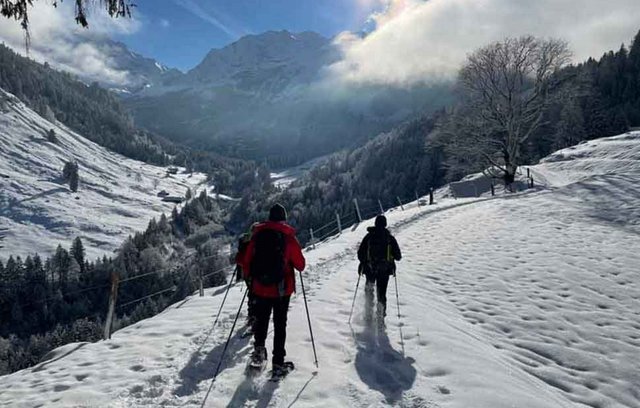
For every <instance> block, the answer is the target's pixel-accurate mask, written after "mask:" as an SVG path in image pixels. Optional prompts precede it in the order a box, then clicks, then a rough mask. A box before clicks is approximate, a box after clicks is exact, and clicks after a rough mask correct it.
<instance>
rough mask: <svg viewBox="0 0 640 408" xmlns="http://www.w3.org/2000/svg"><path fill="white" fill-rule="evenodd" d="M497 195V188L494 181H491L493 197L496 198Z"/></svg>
mask: <svg viewBox="0 0 640 408" xmlns="http://www.w3.org/2000/svg"><path fill="white" fill-rule="evenodd" d="M495 195H496V187H495V185H494V184H493V180H491V196H492V197H493V196H495Z"/></svg>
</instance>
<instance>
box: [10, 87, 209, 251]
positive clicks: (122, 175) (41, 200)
mask: <svg viewBox="0 0 640 408" xmlns="http://www.w3.org/2000/svg"><path fill="white" fill-rule="evenodd" d="M50 129H53V130H54V132H55V135H56V138H57V142H56V143H51V142H49V141H47V133H48V132H49V130H50ZM67 161H77V162H78V164H79V167H80V170H79V175H80V189H79V190H78V192H77V193H75V194H74V193H72V192H71V191H70V190H69V188H68V186H67V185H66V183H64V182H63V180H62V168H63V166H64V163H65V162H67ZM166 170H167V169H166V168H163V167H159V166H153V165H148V164H145V163H142V162H138V161H135V160H131V159H127V158H125V157H123V156H121V155H119V154H117V153H113V152H111V151H108V150H106V149H105V148H103V147H101V146H98V145H97V144H96V143H93V142H91V141H89V140H87V139H85V138H84V137H83V136H81V135H79V134H77V133H75V132H73V131H71V130H70V129H69V128H67V127H65V126H64V125H62V124H60V123H59V122H56V123H52V122H49V121H47V120H46V119H44V118H43V117H41V116H39V115H38V114H36V113H35V112H33V111H32V110H31V109H29V108H27V107H26V106H25V105H24V104H23V103H22V102H20V101H19V100H18V99H17V98H15V97H14V96H13V95H11V94H9V93H7V92H5V91H3V90H1V89H0V229H7V232H6V237H5V239H4V242H3V245H4V248H3V249H2V251H1V252H0V258H6V257H8V256H9V255H26V254H32V253H34V252H38V253H40V254H50V253H52V252H53V251H54V250H55V248H56V246H57V245H58V244H59V243H62V244H63V245H65V246H67V245H68V244H69V243H70V241H71V240H72V239H73V238H75V237H76V236H80V237H81V238H82V239H83V241H84V242H85V245H86V249H87V254H88V255H89V256H90V257H94V256H99V255H103V254H108V253H110V252H112V251H113V250H114V249H116V248H117V247H118V246H119V245H120V244H121V243H122V241H123V239H124V238H126V237H127V236H128V235H129V234H132V233H133V232H135V231H140V230H143V229H144V228H145V227H146V225H147V223H148V222H149V220H150V219H151V218H152V217H157V216H159V215H160V214H162V213H167V214H168V213H170V212H171V210H172V208H173V206H174V204H171V203H166V202H162V201H161V199H160V198H158V197H157V196H156V193H157V192H159V191H161V190H163V189H164V190H166V191H167V192H169V193H170V194H172V195H178V196H183V195H184V193H185V191H186V189H187V188H188V187H191V188H195V187H197V186H199V185H200V184H202V183H203V182H204V181H205V176H204V175H202V174H198V173H196V174H194V175H193V176H188V175H183V174H179V175H175V176H172V177H167V176H166ZM155 183H157V188H156V186H155Z"/></svg>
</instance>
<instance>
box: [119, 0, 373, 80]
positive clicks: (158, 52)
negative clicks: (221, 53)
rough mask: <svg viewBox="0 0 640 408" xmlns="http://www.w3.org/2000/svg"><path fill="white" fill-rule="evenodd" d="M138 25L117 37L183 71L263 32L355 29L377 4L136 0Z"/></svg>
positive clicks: (309, 0) (361, 1)
mask: <svg viewBox="0 0 640 408" xmlns="http://www.w3.org/2000/svg"><path fill="white" fill-rule="evenodd" d="M136 4H137V7H136V9H134V13H135V18H136V19H138V20H139V21H140V23H141V24H140V28H139V30H138V31H137V32H135V33H134V34H133V35H122V36H119V37H118V39H119V40H121V41H123V42H124V43H126V44H127V45H129V46H130V48H131V49H133V50H135V51H136V52H138V53H141V54H143V55H145V56H150V57H153V58H155V59H157V60H158V61H160V62H162V63H164V64H166V65H168V66H171V67H176V68H179V69H182V70H188V69H190V68H193V67H194V66H195V65H197V64H198V63H199V62H200V61H201V60H202V58H203V57H204V56H205V55H206V53H207V52H208V51H209V50H210V49H211V48H219V47H223V46H225V45H227V44H229V43H231V42H233V41H234V40H236V39H238V38H240V37H241V36H243V35H246V34H251V33H255V34H257V33H261V32H264V31H267V30H282V29H286V30H289V31H294V32H297V31H307V30H309V31H315V32H318V33H320V34H322V35H324V36H327V37H331V36H334V35H335V34H337V33H339V32H341V31H345V30H359V29H360V28H362V27H363V26H364V24H365V21H366V19H367V16H368V15H369V14H370V13H371V12H372V11H375V10H376V8H377V9H380V4H381V2H379V1H375V0H374V1H371V0H369V1H367V0H271V1H269V0H153V1H152V0H146V1H145V0H138V1H136Z"/></svg>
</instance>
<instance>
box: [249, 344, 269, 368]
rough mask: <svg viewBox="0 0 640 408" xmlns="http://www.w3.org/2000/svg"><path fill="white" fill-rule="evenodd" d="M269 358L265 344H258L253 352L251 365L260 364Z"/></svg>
mask: <svg viewBox="0 0 640 408" xmlns="http://www.w3.org/2000/svg"><path fill="white" fill-rule="evenodd" d="M266 360H267V349H266V347H264V346H256V347H255V348H254V349H253V353H251V365H253V366H260V365H262V364H264V362H265V361H266Z"/></svg>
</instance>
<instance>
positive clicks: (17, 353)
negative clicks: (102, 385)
mask: <svg viewBox="0 0 640 408" xmlns="http://www.w3.org/2000/svg"><path fill="white" fill-rule="evenodd" d="M223 213H224V208H221V207H220V206H219V205H218V203H217V201H216V200H214V199H212V198H211V197H208V196H207V194H206V192H205V191H203V192H201V193H200V194H199V195H198V196H197V197H195V198H192V199H191V200H190V201H189V202H187V203H186V204H185V205H184V206H183V207H182V208H181V209H180V210H178V209H177V208H176V209H174V211H173V213H172V215H171V217H170V218H168V217H166V216H164V215H162V216H161V217H160V218H159V219H158V220H156V219H152V220H151V221H150V222H149V225H148V227H147V229H146V230H145V231H144V232H140V233H136V234H135V235H134V236H131V237H129V238H128V239H127V240H126V241H125V242H124V243H123V245H122V246H121V247H120V249H119V250H118V251H117V252H116V253H115V254H114V256H113V257H106V256H105V257H103V258H100V259H96V260H94V261H89V260H88V259H86V255H85V249H84V245H83V243H82V240H81V239H80V238H76V239H75V240H74V241H73V243H72V245H71V247H70V249H68V250H67V249H65V248H63V247H62V246H58V248H57V249H56V251H55V253H54V254H53V255H52V256H50V257H48V258H46V259H43V258H42V257H40V256H39V255H37V254H35V255H30V256H28V257H26V259H22V258H21V257H14V256H10V257H9V258H8V259H7V260H6V261H5V262H4V263H3V262H2V261H0V375H2V374H7V373H10V372H14V371H16V370H20V369H22V368H25V367H29V366H32V365H34V364H36V363H37V362H39V361H40V360H41V359H42V357H43V356H45V355H46V354H47V353H48V352H49V351H50V350H52V349H54V348H56V347H59V346H61V345H64V344H67V343H69V342H78V341H96V340H99V339H100V338H101V336H102V332H103V319H104V316H105V314H106V310H107V305H108V294H109V290H110V286H111V274H112V273H113V272H117V273H118V275H119V278H120V280H121V281H122V283H120V287H119V294H118V307H117V309H116V313H117V318H116V322H115V324H114V326H115V329H118V328H121V327H125V326H127V325H129V324H132V323H135V322H137V321H139V320H141V319H145V318H147V317H150V316H153V315H155V314H157V313H159V312H160V311H162V310H163V309H164V308H165V307H166V306H168V305H170V304H172V303H174V302H176V301H178V300H181V299H183V298H184V297H186V296H188V295H190V294H191V293H192V292H193V290H194V289H195V287H196V286H195V284H194V282H193V281H192V279H191V277H197V276H198V273H197V272H199V271H202V272H203V274H207V273H210V272H212V271H217V270H219V269H221V268H222V267H224V266H227V265H228V259H224V257H221V255H220V248H221V246H223V245H226V244H227V243H228V242H229V239H228V238H227V233H226V231H225V229H224V227H223V226H222V225H221V224H222V219H221V217H222V215H223ZM137 276H141V277H140V278H135V277H137ZM132 277H133V278H134V279H131V278H132ZM224 281H225V276H224V273H219V274H214V275H212V276H210V277H209V278H208V279H207V280H206V281H205V284H206V285H218V284H222V283H224ZM168 288H175V290H173V289H171V290H169V291H167V292H166V293H164V294H161V295H158V296H154V297H151V298H149V299H147V300H144V301H140V302H138V301H137V300H138V299H141V298H143V297H145V296H148V295H150V294H154V293H157V292H160V291H162V290H165V289H168ZM132 302H133V303H132Z"/></svg>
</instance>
